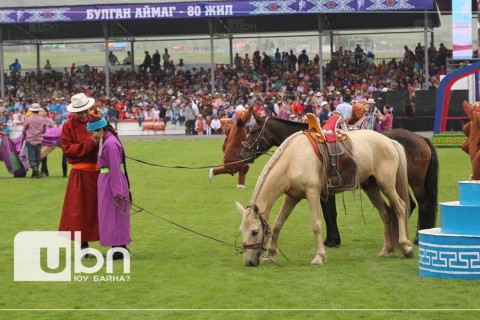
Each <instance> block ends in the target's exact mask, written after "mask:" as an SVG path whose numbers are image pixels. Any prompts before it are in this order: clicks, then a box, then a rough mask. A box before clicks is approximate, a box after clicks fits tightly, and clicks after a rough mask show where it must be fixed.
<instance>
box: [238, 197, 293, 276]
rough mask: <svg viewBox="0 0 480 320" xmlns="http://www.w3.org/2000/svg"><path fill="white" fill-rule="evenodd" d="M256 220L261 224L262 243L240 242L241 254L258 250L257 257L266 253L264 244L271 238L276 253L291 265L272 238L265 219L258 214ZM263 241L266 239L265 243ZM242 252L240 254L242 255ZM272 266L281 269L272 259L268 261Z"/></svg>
mask: <svg viewBox="0 0 480 320" xmlns="http://www.w3.org/2000/svg"><path fill="white" fill-rule="evenodd" d="M249 207H251V206H248V207H247V208H249ZM258 218H259V219H260V223H261V224H262V230H263V236H262V242H257V243H245V242H242V248H243V252H245V251H246V250H260V251H259V255H260V254H262V253H264V252H265V251H267V249H266V248H265V243H267V242H268V238H271V239H272V241H274V242H275V244H276V246H277V249H278V252H280V254H281V255H282V256H283V257H284V258H285V259H286V260H287V261H288V262H290V263H292V262H291V261H290V259H288V257H287V256H286V255H285V254H284V253H283V251H282V250H281V249H280V248H279V247H278V243H277V241H276V239H275V238H274V237H273V235H272V230H271V229H270V226H269V225H268V222H267V220H265V218H264V217H263V216H262V215H261V214H259V215H258ZM265 239H267V240H266V241H265ZM243 252H242V253H243ZM269 260H270V261H271V262H272V263H273V264H275V265H276V266H278V267H282V265H280V264H278V263H276V262H275V261H274V260H272V259H269Z"/></svg>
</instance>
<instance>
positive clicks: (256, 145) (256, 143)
mask: <svg viewBox="0 0 480 320" xmlns="http://www.w3.org/2000/svg"><path fill="white" fill-rule="evenodd" d="M268 119H270V117H267V118H266V119H265V122H264V123H263V126H262V129H261V130H260V134H259V135H258V136H257V138H256V139H255V140H254V141H253V143H252V144H248V142H247V141H244V142H242V145H243V146H244V147H245V148H246V149H248V150H249V151H252V152H254V153H256V154H257V153H262V154H263V153H267V152H266V151H259V149H260V141H264V142H265V145H266V146H267V147H268V148H267V150H268V149H270V147H271V146H272V145H271V144H270V143H269V142H268V141H267V139H265V125H266V124H267V121H268Z"/></svg>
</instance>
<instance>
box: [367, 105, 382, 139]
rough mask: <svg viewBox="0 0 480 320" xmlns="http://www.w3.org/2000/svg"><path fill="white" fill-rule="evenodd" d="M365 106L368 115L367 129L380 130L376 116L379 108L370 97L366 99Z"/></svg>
mask: <svg viewBox="0 0 480 320" xmlns="http://www.w3.org/2000/svg"><path fill="white" fill-rule="evenodd" d="M367 108H368V110H367V112H366V115H367V116H369V117H370V119H369V121H368V127H367V129H370V130H375V131H380V126H379V121H378V117H376V115H377V114H378V113H380V110H378V108H377V107H375V100H374V99H372V98H370V99H368V100H367Z"/></svg>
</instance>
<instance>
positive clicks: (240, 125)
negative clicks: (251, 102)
mask: <svg viewBox="0 0 480 320" xmlns="http://www.w3.org/2000/svg"><path fill="white" fill-rule="evenodd" d="M244 125H245V122H244V121H243V118H238V119H237V127H240V128H241V127H243V126H244Z"/></svg>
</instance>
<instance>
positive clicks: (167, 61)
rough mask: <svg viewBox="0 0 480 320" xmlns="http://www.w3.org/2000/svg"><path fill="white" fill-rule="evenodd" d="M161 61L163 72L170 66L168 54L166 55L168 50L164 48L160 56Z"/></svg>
mask: <svg viewBox="0 0 480 320" xmlns="http://www.w3.org/2000/svg"><path fill="white" fill-rule="evenodd" d="M162 59H163V70H167V69H168V68H169V65H170V54H169V53H168V49H167V48H165V52H164V53H163V55H162Z"/></svg>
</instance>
